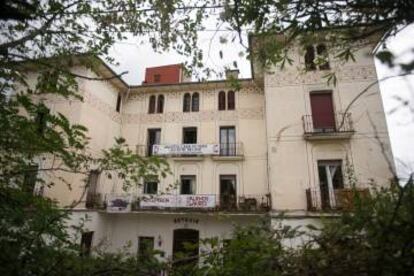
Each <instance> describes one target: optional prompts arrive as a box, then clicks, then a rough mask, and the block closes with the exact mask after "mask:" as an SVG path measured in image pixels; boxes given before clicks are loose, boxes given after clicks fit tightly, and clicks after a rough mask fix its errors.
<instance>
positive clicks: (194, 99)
mask: <svg viewBox="0 0 414 276" xmlns="http://www.w3.org/2000/svg"><path fill="white" fill-rule="evenodd" d="M191 111H192V112H198V111H200V93H198V92H194V93H193V94H192V95H191Z"/></svg>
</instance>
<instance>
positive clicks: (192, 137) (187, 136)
mask: <svg viewBox="0 0 414 276" xmlns="http://www.w3.org/2000/svg"><path fill="white" fill-rule="evenodd" d="M183 144H197V128H196V127H185V128H183Z"/></svg>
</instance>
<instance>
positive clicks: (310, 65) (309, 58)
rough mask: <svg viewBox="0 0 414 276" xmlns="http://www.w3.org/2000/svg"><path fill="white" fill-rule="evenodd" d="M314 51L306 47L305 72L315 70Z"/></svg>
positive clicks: (311, 47)
mask: <svg viewBox="0 0 414 276" xmlns="http://www.w3.org/2000/svg"><path fill="white" fill-rule="evenodd" d="M314 60H315V49H314V48H313V46H307V47H306V53H305V67H306V70H315V69H316V65H315V62H314Z"/></svg>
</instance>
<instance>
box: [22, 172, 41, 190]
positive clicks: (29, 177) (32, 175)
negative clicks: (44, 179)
mask: <svg viewBox="0 0 414 276" xmlns="http://www.w3.org/2000/svg"><path fill="white" fill-rule="evenodd" d="M38 170H39V166H38V165H32V166H29V167H28V168H27V169H26V171H25V172H24V176H23V191H25V192H27V193H29V194H32V193H33V192H34V188H35V185H36V180H37V172H38Z"/></svg>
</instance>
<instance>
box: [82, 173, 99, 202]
mask: <svg viewBox="0 0 414 276" xmlns="http://www.w3.org/2000/svg"><path fill="white" fill-rule="evenodd" d="M99 175H100V172H99V171H97V170H93V171H91V172H90V173H89V177H88V192H87V193H86V203H85V207H86V208H95V207H97V205H98V202H97V200H98V198H97V197H98V194H97V189H98V180H99Z"/></svg>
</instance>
